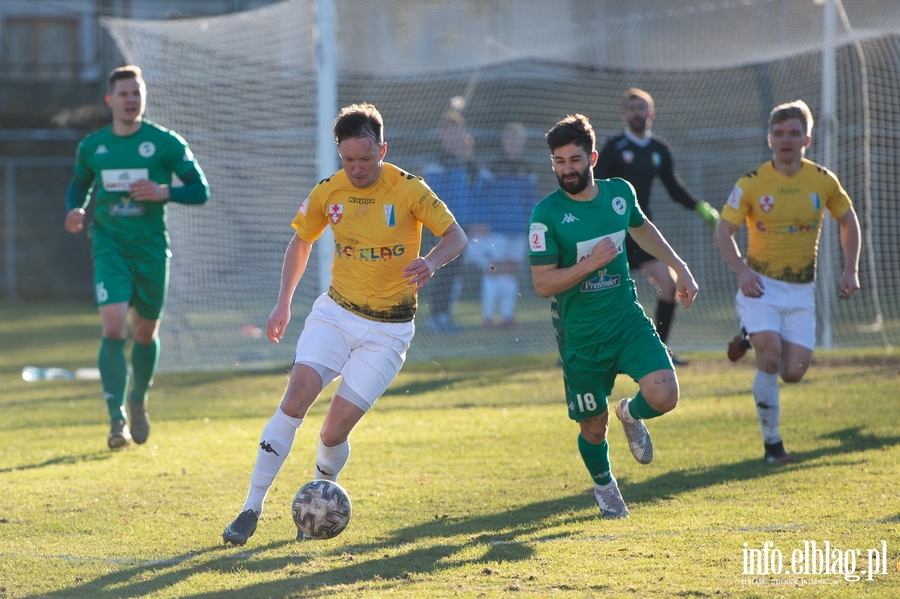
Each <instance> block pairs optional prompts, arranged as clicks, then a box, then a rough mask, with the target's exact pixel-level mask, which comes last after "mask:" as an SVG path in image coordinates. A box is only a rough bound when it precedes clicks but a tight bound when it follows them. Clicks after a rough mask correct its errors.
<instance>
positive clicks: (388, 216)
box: [384, 204, 397, 227]
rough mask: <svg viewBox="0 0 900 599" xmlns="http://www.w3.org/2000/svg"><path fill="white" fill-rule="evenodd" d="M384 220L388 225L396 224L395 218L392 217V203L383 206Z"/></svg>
mask: <svg viewBox="0 0 900 599" xmlns="http://www.w3.org/2000/svg"><path fill="white" fill-rule="evenodd" d="M384 222H385V224H386V225H387V226H389V227H393V226H394V225H396V224H397V222H396V220H395V219H394V205H393V204H388V205H387V206H385V207H384Z"/></svg>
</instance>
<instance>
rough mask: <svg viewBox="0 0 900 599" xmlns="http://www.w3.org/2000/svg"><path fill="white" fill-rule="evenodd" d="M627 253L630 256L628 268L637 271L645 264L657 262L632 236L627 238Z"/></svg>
mask: <svg viewBox="0 0 900 599" xmlns="http://www.w3.org/2000/svg"><path fill="white" fill-rule="evenodd" d="M625 252H626V254H627V255H628V268H630V269H631V270H636V269H638V268H640V267H641V265H642V264H643V263H644V262H650V261H651V260H656V258H655V257H653V256H652V255H651V254H649V253H647V252H646V251H644V248H642V247H641V246H639V245H638V244H637V242H636V241H635V240H634V239H632V238H631V235H626V236H625Z"/></svg>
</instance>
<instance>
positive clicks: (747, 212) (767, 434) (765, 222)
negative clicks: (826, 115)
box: [713, 100, 860, 463]
mask: <svg viewBox="0 0 900 599" xmlns="http://www.w3.org/2000/svg"><path fill="white" fill-rule="evenodd" d="M812 125H813V119H812V114H811V113H810V110H809V107H808V106H807V105H806V103H804V102H803V101H801V100H798V101H796V102H791V103H788V104H781V105H779V106H776V107H775V108H774V109H773V110H772V112H771V114H770V116H769V134H768V141H769V147H770V148H771V149H772V160H770V161H768V162H765V163H763V164H761V165H760V166H758V167H757V168H755V169H753V170H751V171H749V172H748V173H747V174H745V175H744V176H743V177H741V178H740V179H739V180H738V182H737V184H736V185H735V186H734V189H733V190H732V192H731V195H730V196H729V198H728V201H727V202H726V204H725V207H724V208H723V209H722V218H721V220H720V221H719V225H718V227H717V229H716V233H715V235H714V237H713V239H714V241H715V244H716V246H717V247H718V248H719V251H720V252H721V253H722V255H723V256H724V257H725V261H726V262H728V265H729V266H731V268H732V269H733V270H734V272H735V274H737V276H738V282H739V285H740V288H739V289H738V291H737V297H736V300H735V304H736V308H737V313H738V316H739V318H740V321H741V334H740V335H738V336H736V337H735V338H734V340H733V341H732V342H731V344H730V345H729V348H728V358H729V359H730V360H731V361H733V362H736V361H737V360H739V359H740V358H741V357H743V355H744V354H745V353H746V351H747V349H749V348H750V347H751V346H752V347H753V349H754V350H755V352H756V375H755V377H754V379H753V398H754V400H755V401H756V410H757V414H758V416H759V422H760V427H761V428H762V436H763V443H764V444H765V459H766V461H767V462H769V463H787V462H793V461H794V458H793V457H792V456H791V455H790V454H789V453H787V452H786V451H785V449H784V444H783V442H782V439H781V434H780V432H779V429H778V426H779V415H780V404H779V389H778V377H779V375H780V376H781V379H782V380H783V381H785V382H787V383H796V382H798V381H800V379H802V378H803V375H804V374H806V370H807V369H808V368H809V364H810V360H811V359H812V353H813V349H814V348H815V344H816V306H815V274H816V257H817V253H818V245H819V233H820V231H821V229H822V219H823V217H824V212H825V210H826V209H827V210H828V212H829V213H830V214H831V216H832V217H834V219H835V220H836V221H837V222H838V226H839V227H840V242H841V248H842V249H843V253H844V269H843V273H842V274H841V279H840V282H839V283H838V292H839V294H840V297H841V298H844V299H847V298H849V297H850V296H852V295H853V294H854V293H856V292H857V291H858V290H859V276H858V271H859V240H860V234H859V221H858V220H857V218H856V213H855V212H854V210H853V205H852V203H851V201H850V198H849V196H848V195H847V192H846V191H844V188H843V187H842V186H841V183H840V181H838V178H837V177H836V176H835V175H834V174H833V173H832V172H831V171H829V170H828V169H826V168H825V167H823V166H820V165H818V164H816V163H814V162H812V161H810V160H807V159H806V158H804V153H805V151H806V148H808V147H809V144H810V142H811V141H812ZM745 222H746V223H747V228H748V233H749V235H748V245H747V254H746V259H743V258H742V257H741V253H740V250H739V249H738V246H737V244H736V243H735V241H734V234H735V232H737V230H738V229H739V228H740V226H741V225H742V224H743V223H745Z"/></svg>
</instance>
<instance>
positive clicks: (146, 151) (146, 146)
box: [138, 141, 156, 158]
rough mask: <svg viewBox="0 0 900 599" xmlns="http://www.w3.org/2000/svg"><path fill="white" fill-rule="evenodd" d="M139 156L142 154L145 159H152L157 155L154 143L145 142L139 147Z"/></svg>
mask: <svg viewBox="0 0 900 599" xmlns="http://www.w3.org/2000/svg"><path fill="white" fill-rule="evenodd" d="M138 154H140V155H141V156H143V157H144V158H150V157H151V156H153V155H154V154H156V146H155V145H153V142H152V141H145V142H144V143H142V144H141V145H139V146H138Z"/></svg>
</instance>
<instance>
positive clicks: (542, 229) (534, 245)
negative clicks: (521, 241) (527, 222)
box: [528, 223, 548, 252]
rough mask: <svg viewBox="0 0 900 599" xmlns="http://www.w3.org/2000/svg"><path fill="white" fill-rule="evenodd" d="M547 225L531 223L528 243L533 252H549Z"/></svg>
mask: <svg viewBox="0 0 900 599" xmlns="http://www.w3.org/2000/svg"><path fill="white" fill-rule="evenodd" d="M547 230H548V229H547V225H545V224H543V223H531V227H529V230H528V243H529V244H530V245H531V251H532V252H546V251H547Z"/></svg>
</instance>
